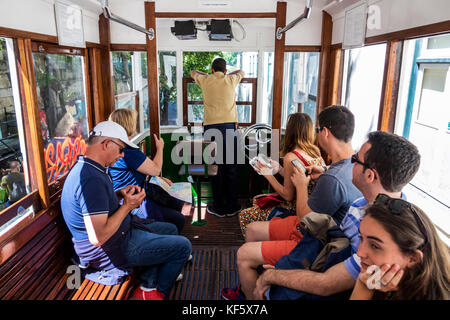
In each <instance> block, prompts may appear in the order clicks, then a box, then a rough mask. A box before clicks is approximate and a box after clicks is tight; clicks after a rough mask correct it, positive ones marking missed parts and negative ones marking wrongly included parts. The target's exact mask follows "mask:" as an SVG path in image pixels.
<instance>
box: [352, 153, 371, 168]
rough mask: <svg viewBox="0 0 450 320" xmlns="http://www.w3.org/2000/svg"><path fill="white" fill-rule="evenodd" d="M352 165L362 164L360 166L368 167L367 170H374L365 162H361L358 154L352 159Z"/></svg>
mask: <svg viewBox="0 0 450 320" xmlns="http://www.w3.org/2000/svg"><path fill="white" fill-rule="evenodd" d="M350 161H351V163H355V162H356V163H358V164H360V165H362V166H363V167H366V168H367V169H372V168H371V167H369V166H368V165H367V164H366V163H364V162H362V161H361V160H359V159H358V154H357V153H355V154H354V155H352V158H351V160H350Z"/></svg>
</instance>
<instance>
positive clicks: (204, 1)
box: [198, 0, 232, 8]
mask: <svg viewBox="0 0 450 320" xmlns="http://www.w3.org/2000/svg"><path fill="white" fill-rule="evenodd" d="M231 5H232V1H231V0H198V6H199V7H200V8H231Z"/></svg>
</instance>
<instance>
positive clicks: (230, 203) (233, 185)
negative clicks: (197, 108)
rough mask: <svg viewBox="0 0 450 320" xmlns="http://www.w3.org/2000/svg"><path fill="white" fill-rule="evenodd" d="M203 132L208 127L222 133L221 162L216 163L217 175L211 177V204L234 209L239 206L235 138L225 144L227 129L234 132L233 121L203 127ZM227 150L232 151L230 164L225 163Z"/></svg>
mask: <svg viewBox="0 0 450 320" xmlns="http://www.w3.org/2000/svg"><path fill="white" fill-rule="evenodd" d="M204 129H205V132H206V130H208V129H216V130H219V131H220V132H221V133H222V143H223V164H218V165H217V166H218V170H217V175H216V176H213V177H211V187H212V194H213V206H214V208H215V209H218V210H226V211H234V210H236V208H238V207H240V205H239V203H238V193H237V190H238V188H239V177H238V166H237V138H236V137H234V139H233V143H232V144H227V141H226V131H227V129H228V130H230V131H232V132H235V131H236V128H235V123H234V122H233V123H217V124H210V125H206V126H205V127H204ZM227 151H228V152H229V153H230V152H231V151H233V152H234V157H233V158H234V159H233V160H234V161H233V163H231V164H227V163H226V159H227V157H226V155H227Z"/></svg>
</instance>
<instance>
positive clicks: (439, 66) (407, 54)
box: [395, 34, 450, 245]
mask: <svg viewBox="0 0 450 320" xmlns="http://www.w3.org/2000/svg"><path fill="white" fill-rule="evenodd" d="M402 61H403V66H402V77H401V79H400V86H399V99H398V106H397V116H396V117H397V118H398V120H397V123H396V129H395V132H396V133H397V134H400V135H403V136H404V137H406V138H408V139H409V140H410V141H411V142H412V143H414V144H415V145H416V146H417V148H418V149H419V152H420V155H421V161H420V168H419V171H418V172H417V174H416V175H415V176H414V178H413V179H412V181H411V182H410V184H409V185H408V186H407V187H406V188H405V189H406V190H405V192H406V193H407V196H408V199H409V200H410V201H411V202H413V203H415V204H417V205H418V206H419V207H421V208H422V209H424V211H425V212H426V213H427V215H428V216H429V217H430V219H431V220H432V221H433V222H434V224H435V226H436V227H437V229H438V233H439V234H440V236H441V238H442V239H443V240H444V241H445V242H446V243H447V245H450V215H449V212H450V209H449V208H450V196H449V195H450V180H449V178H448V177H449V174H448V163H449V162H450V149H449V148H448V147H447V146H449V145H450V105H449V102H448V101H450V35H449V34H447V35H440V36H433V37H427V38H419V39H414V40H407V41H405V43H404V50H403V57H402Z"/></svg>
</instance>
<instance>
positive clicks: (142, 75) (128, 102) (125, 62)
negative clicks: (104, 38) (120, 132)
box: [111, 51, 150, 132]
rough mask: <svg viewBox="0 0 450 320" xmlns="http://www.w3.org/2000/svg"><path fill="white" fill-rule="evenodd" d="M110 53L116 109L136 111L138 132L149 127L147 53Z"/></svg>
mask: <svg viewBox="0 0 450 320" xmlns="http://www.w3.org/2000/svg"><path fill="white" fill-rule="evenodd" d="M111 55H112V64H113V79H114V100H115V107H116V109H120V108H128V109H133V110H136V111H137V112H138V119H137V127H138V128H137V130H138V132H141V131H144V130H147V129H149V128H150V120H149V113H148V112H149V111H148V77H147V53H146V52H143V51H114V52H112V53H111Z"/></svg>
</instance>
